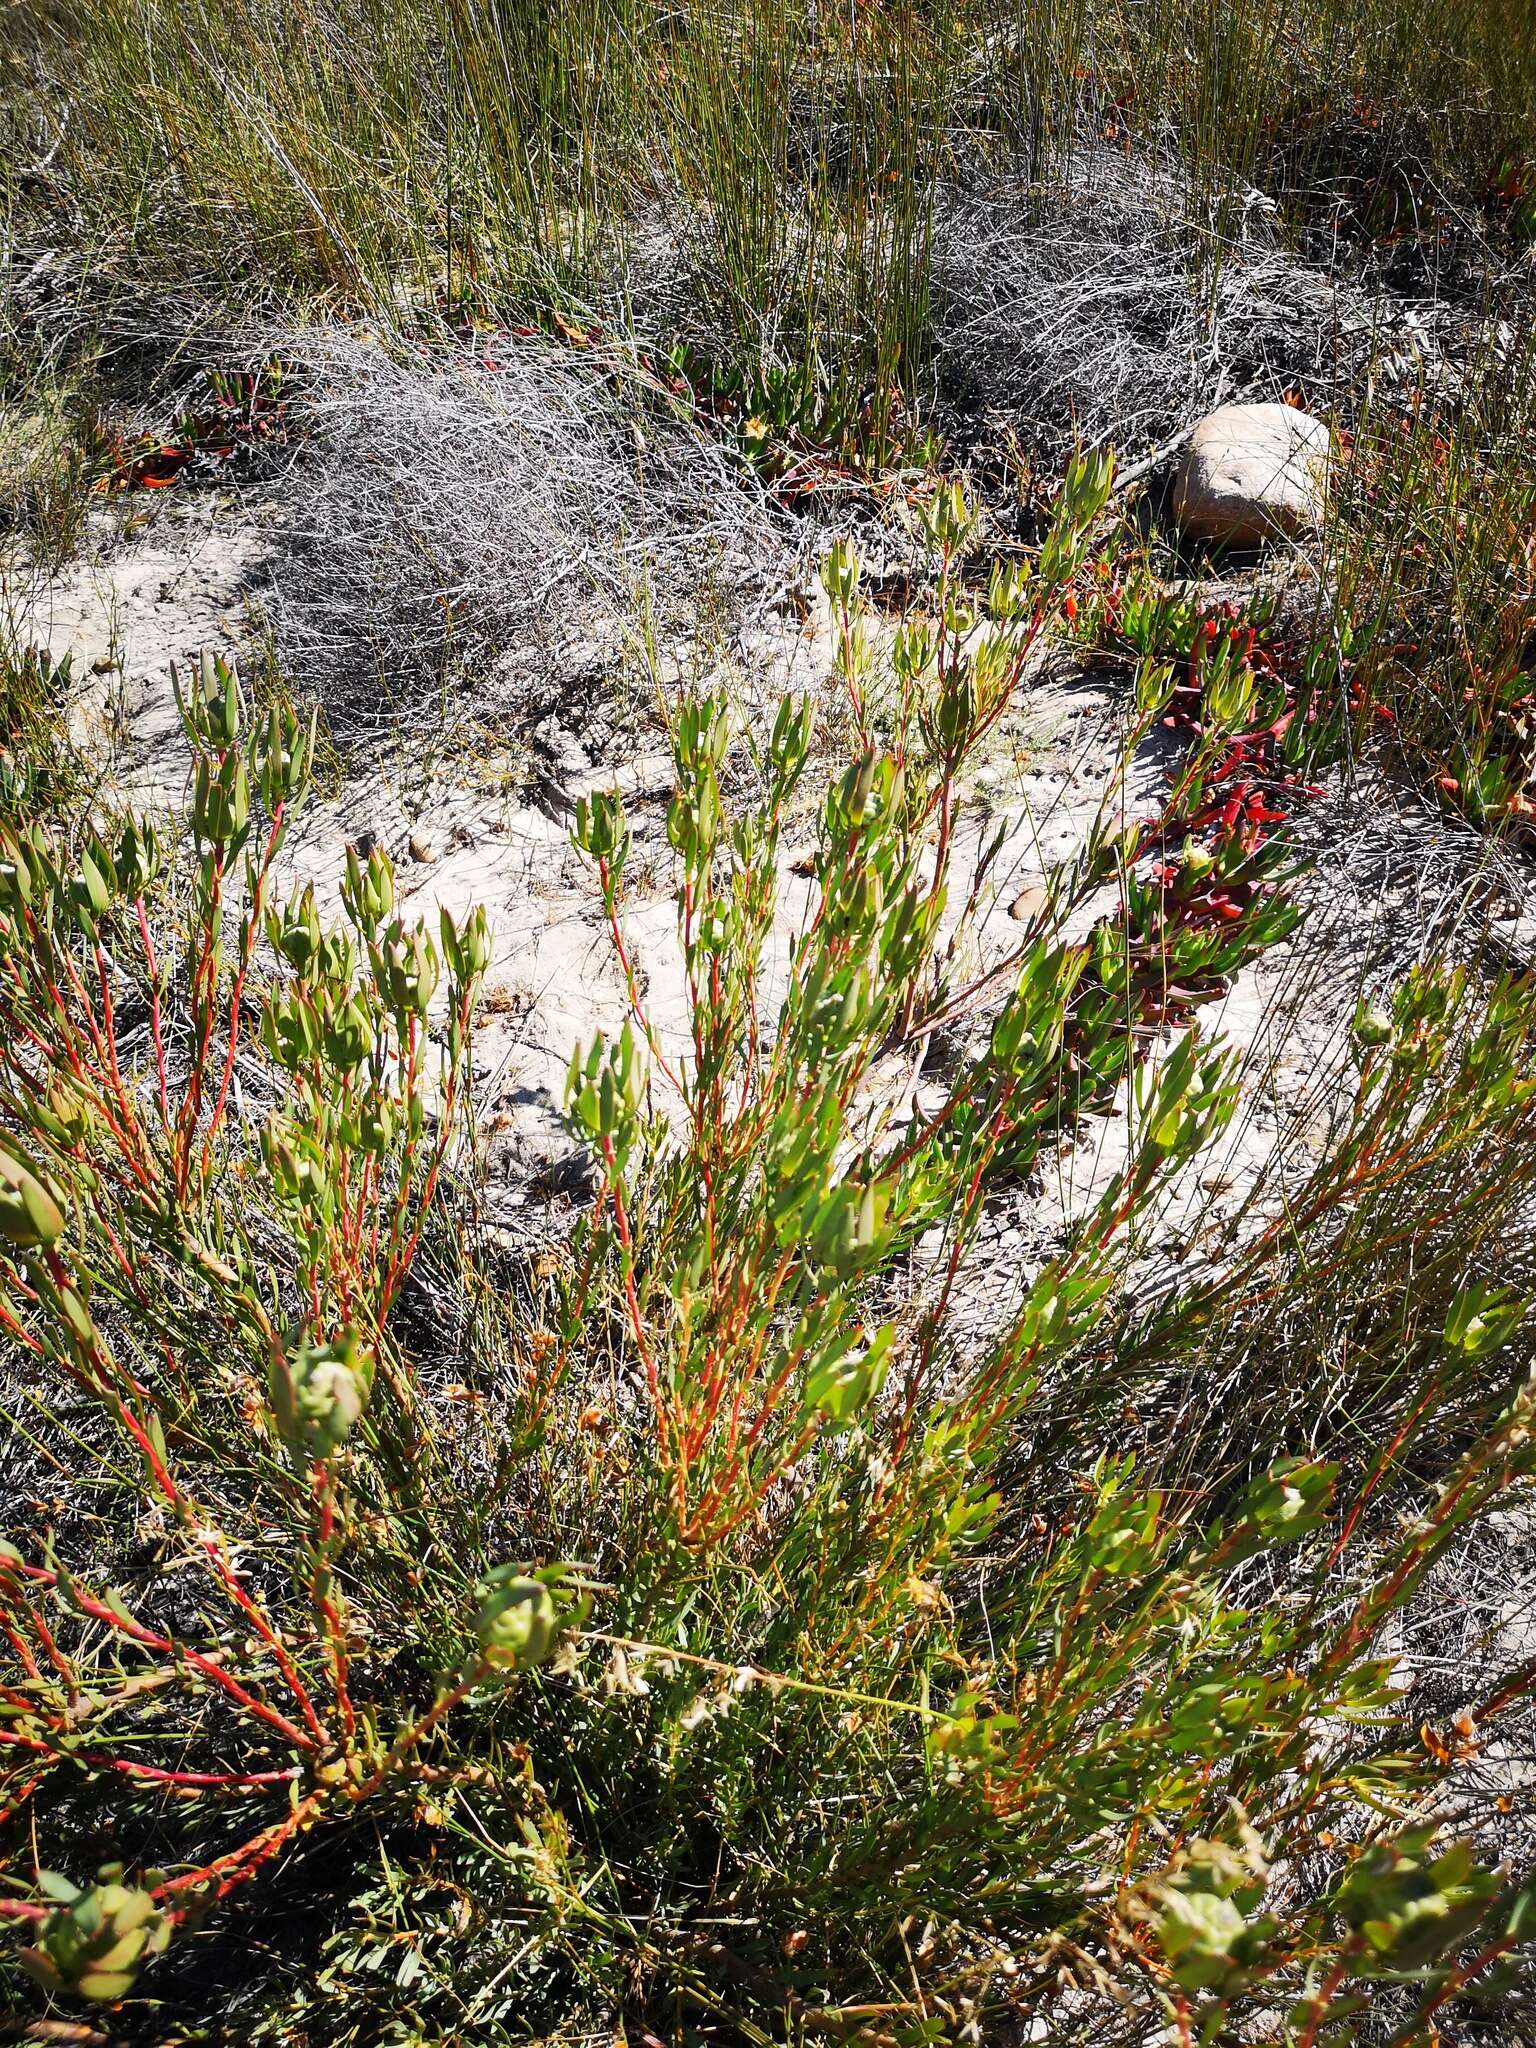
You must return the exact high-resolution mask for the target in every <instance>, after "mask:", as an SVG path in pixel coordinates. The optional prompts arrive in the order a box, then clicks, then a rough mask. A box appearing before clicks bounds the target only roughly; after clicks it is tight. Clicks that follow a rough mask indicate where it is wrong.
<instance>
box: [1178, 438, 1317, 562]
mask: <svg viewBox="0 0 1536 2048" xmlns="http://www.w3.org/2000/svg"><path fill="white" fill-rule="evenodd" d="M1329 449H1330V441H1329V435H1328V429H1327V427H1326V426H1325V425H1324V423H1323V422H1322V421H1321V420H1320V419H1315V418H1314V417H1313V415H1312V414H1311V413H1306V412H1300V411H1298V410H1297V408H1296V407H1295V406H1292V405H1223V406H1220V407H1219V408H1218V409H1217V410H1216V411H1215V412H1213V413H1207V415H1206V416H1205V418H1204V419H1203V420H1201V422H1200V424H1199V425H1198V426H1197V427H1196V428H1195V430H1194V432H1193V433H1192V434H1191V435H1190V437H1189V442H1188V444H1187V446H1186V447H1185V450H1184V457H1183V460H1182V461H1181V463H1180V464H1179V474H1178V480H1177V482H1176V484H1175V486H1174V496H1173V509H1174V517H1175V518H1176V519H1177V520H1178V523H1179V526H1180V529H1181V530H1182V531H1183V533H1184V534H1185V535H1186V536H1187V537H1188V538H1189V539H1191V540H1207V541H1219V542H1223V543H1225V544H1227V545H1229V546H1234V547H1252V546H1256V545H1258V544H1259V543H1260V542H1263V541H1266V540H1274V539H1276V538H1280V537H1284V536H1287V535H1291V534H1296V533H1301V532H1304V531H1307V530H1308V529H1312V528H1316V527H1317V526H1319V525H1320V524H1321V523H1322V518H1323V512H1324V509H1325V507H1326V504H1327V495H1328V457H1329Z"/></svg>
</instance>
